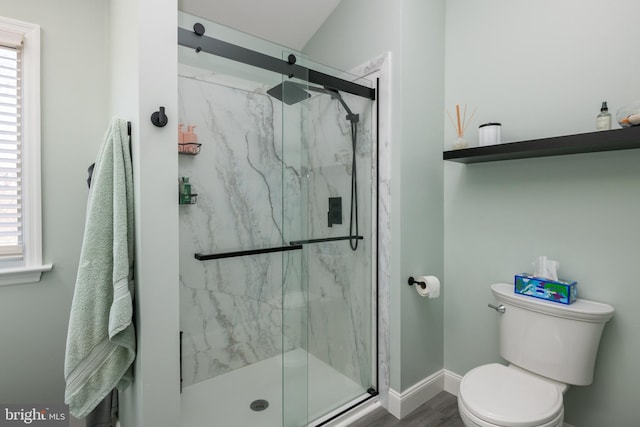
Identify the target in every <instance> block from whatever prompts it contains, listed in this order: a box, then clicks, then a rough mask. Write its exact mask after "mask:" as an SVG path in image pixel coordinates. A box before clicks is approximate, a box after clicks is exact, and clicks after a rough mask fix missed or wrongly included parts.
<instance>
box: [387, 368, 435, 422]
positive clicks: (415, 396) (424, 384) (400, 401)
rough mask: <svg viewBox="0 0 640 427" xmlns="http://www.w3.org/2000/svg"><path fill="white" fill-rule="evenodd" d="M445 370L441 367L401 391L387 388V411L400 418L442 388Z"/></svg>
mask: <svg viewBox="0 0 640 427" xmlns="http://www.w3.org/2000/svg"><path fill="white" fill-rule="evenodd" d="M444 383H445V370H444V369H442V370H440V371H438V372H436V373H435V374H433V375H430V376H429V377H427V378H425V379H424V380H422V381H420V382H418V383H417V384H414V385H412V386H411V387H409V388H408V389H407V390H405V391H404V392H402V393H398V392H397V391H395V390H394V389H392V388H390V389H389V408H388V409H389V412H390V413H391V414H392V415H393V416H394V417H396V418H398V419H402V418H403V417H405V416H406V415H408V414H410V413H411V412H413V411H414V410H416V409H417V408H418V407H419V406H420V405H422V404H423V403H425V402H427V401H428V400H430V399H431V398H433V397H434V396H435V395H437V394H438V393H440V392H441V391H442V390H444Z"/></svg>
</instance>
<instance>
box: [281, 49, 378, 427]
mask: <svg viewBox="0 0 640 427" xmlns="http://www.w3.org/2000/svg"><path fill="white" fill-rule="evenodd" d="M291 55H294V56H295V58H293V57H291ZM284 59H285V60H287V61H292V60H295V61H296V64H302V65H303V66H304V67H307V68H308V69H311V70H315V71H321V72H323V73H327V74H328V75H332V76H340V77H341V78H343V79H347V80H349V81H353V80H358V81H357V83H358V84H360V85H367V86H369V87H370V85H371V82H369V81H367V80H366V79H356V78H355V77H354V76H349V75H348V74H347V73H344V72H338V71H336V70H332V69H329V68H327V67H324V66H322V65H320V64H317V63H314V62H312V61H310V60H309V59H308V58H305V57H304V56H302V55H300V54H299V53H291V52H285V54H284ZM279 91H280V92H279ZM279 93H280V95H281V96H279V97H278V94H279ZM275 96H276V97H278V98H279V100H280V101H281V103H280V105H281V108H282V117H283V121H282V135H283V138H282V141H283V163H284V165H285V167H284V168H283V185H284V188H283V215H284V218H283V226H284V228H283V232H284V235H285V240H286V241H287V243H289V244H292V245H293V244H299V245H302V250H301V251H299V252H297V253H295V254H294V255H293V257H295V259H296V260H295V263H299V268H295V269H291V270H289V269H288V268H286V266H284V265H283V271H284V272H285V276H284V286H283V307H284V310H283V325H284V329H283V330H284V331H285V336H286V331H287V330H295V329H296V327H299V328H300V329H301V330H302V332H301V333H300V334H298V336H299V338H300V342H299V347H298V348H296V350H295V351H293V352H284V353H283V367H284V368H283V405H284V406H283V416H284V420H285V424H284V425H285V426H298V425H306V424H305V423H303V422H301V420H305V419H306V421H307V422H311V423H313V422H314V421H322V420H323V419H325V418H327V417H328V416H330V415H331V414H332V413H335V412H336V410H338V409H339V408H343V407H346V406H350V405H351V404H353V403H355V402H358V401H360V400H362V399H363V398H365V397H366V396H369V395H370V393H372V392H373V390H374V389H375V385H376V378H375V375H376V357H375V331H374V329H375V306H374V296H375V268H376V263H375V250H376V243H375V242H376V227H375V212H376V210H375V204H376V184H377V183H376V165H375V159H376V149H375V147H376V141H375V128H374V125H373V123H374V119H375V117H374V111H373V106H374V103H373V102H372V101H371V100H368V99H364V98H361V97H358V96H355V95H350V94H348V93H342V92H340V91H336V90H334V89H333V88H331V87H329V86H322V85H318V84H313V83H308V82H307V81H302V80H297V79H291V78H289V77H287V76H283V80H282V84H281V86H280V87H279V88H276V89H275ZM294 171H295V172H294ZM287 262H290V260H287ZM288 271H296V272H297V271H300V272H301V277H300V278H298V277H291V278H290V277H289V276H288V274H287V272H288ZM290 279H291V280H290ZM285 339H286V338H285ZM301 358H304V360H301ZM301 365H303V366H304V370H305V371H306V379H300V377H299V376H298V375H297V374H296V370H300V366H301ZM302 399H306V403H301V402H300V400H302ZM305 411H306V413H303V412H305Z"/></svg>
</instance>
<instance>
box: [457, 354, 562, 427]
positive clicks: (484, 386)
mask: <svg viewBox="0 0 640 427" xmlns="http://www.w3.org/2000/svg"><path fill="white" fill-rule="evenodd" d="M458 400H459V403H460V406H463V407H464V409H465V410H466V411H467V412H468V413H469V414H471V415H472V416H473V417H475V418H477V419H478V421H480V420H481V421H484V422H485V423H486V425H495V426H509V427H534V426H547V425H548V426H553V425H558V423H561V422H562V419H563V417H564V410H563V406H562V392H561V391H560V389H559V388H558V387H557V386H556V385H554V384H553V383H551V382H548V381H545V380H544V379H542V378H540V377H537V376H535V375H533V374H528V373H526V372H523V371H521V370H519V369H513V368H509V367H507V366H504V365H500V364H498V363H491V364H488V365H483V366H479V367H477V368H474V369H472V370H471V371H469V372H468V373H467V374H466V375H465V376H464V377H463V378H462V381H461V382H460V389H459V391H458ZM462 409H463V408H461V410H462ZM477 424H478V425H482V424H481V423H477Z"/></svg>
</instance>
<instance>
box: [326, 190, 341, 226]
mask: <svg viewBox="0 0 640 427" xmlns="http://www.w3.org/2000/svg"><path fill="white" fill-rule="evenodd" d="M327 217H328V225H329V227H332V226H333V224H342V197H329V212H327Z"/></svg>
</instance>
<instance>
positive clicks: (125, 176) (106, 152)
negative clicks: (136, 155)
mask: <svg viewBox="0 0 640 427" xmlns="http://www.w3.org/2000/svg"><path fill="white" fill-rule="evenodd" d="M128 139H129V138H128V135H127V122H126V121H124V120H121V119H116V118H114V119H113V120H112V121H111V123H110V125H109V129H108V130H107V133H106V135H105V138H104V142H103V143H102V145H101V147H100V151H99V153H98V158H97V160H96V164H95V168H94V171H93V176H92V180H91V189H90V190H89V199H88V201H87V217H86V223H85V229H84V239H83V241H82V250H81V253H80V264H79V266H78V275H77V278H76V286H75V291H74V295H73V302H72V305H71V314H70V318H69V330H68V333H67V348H66V357H65V366H64V376H65V381H66V388H65V397H64V401H65V403H67V404H68V405H69V411H70V412H71V413H72V414H73V415H75V416H76V417H78V418H82V417H84V416H85V415H87V414H88V413H89V412H90V411H91V410H92V409H93V408H95V406H96V405H97V404H98V403H100V401H101V400H102V399H103V398H104V397H105V396H107V395H108V394H109V393H110V392H111V390H113V389H114V388H115V387H117V388H118V389H119V390H124V389H125V388H126V387H127V386H128V385H129V384H130V383H131V381H132V380H133V376H132V371H131V366H132V362H133V360H134V359H135V351H136V350H135V347H136V341H135V331H134V326H133V323H132V317H133V254H134V224H133V173H132V167H131V155H130V152H129V142H128Z"/></svg>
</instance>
